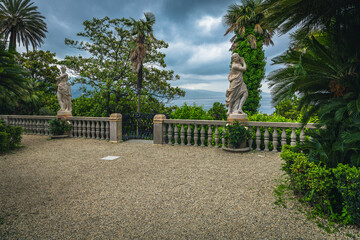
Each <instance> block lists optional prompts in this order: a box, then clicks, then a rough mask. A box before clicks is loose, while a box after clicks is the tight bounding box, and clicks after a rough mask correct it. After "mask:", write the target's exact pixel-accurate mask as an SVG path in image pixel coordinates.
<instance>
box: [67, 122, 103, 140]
mask: <svg viewBox="0 0 360 240" xmlns="http://www.w3.org/2000/svg"><path fill="white" fill-rule="evenodd" d="M67 121H69V122H70V124H71V125H72V126H73V127H72V129H71V133H70V137H82V138H93V139H98V140H109V139H110V122H109V118H108V117H70V118H68V119H67Z"/></svg>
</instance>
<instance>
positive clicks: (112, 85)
mask: <svg viewBox="0 0 360 240" xmlns="http://www.w3.org/2000/svg"><path fill="white" fill-rule="evenodd" d="M130 23H131V21H130V20H129V19H125V18H122V19H110V18H108V17H105V18H103V19H96V18H93V19H92V20H88V21H85V22H84V27H85V30H84V32H80V33H78V36H80V37H84V38H86V40H85V41H74V40H69V39H66V40H65V43H66V44H67V45H69V46H71V47H75V48H77V49H80V50H83V51H86V52H87V53H89V54H90V57H88V58H84V57H82V56H78V57H75V56H66V58H65V60H64V62H63V63H64V64H65V65H67V66H68V67H69V68H71V69H73V70H75V72H76V73H77V74H78V75H80V76H81V78H77V80H76V81H77V82H79V83H84V84H87V85H90V86H91V87H92V88H93V89H92V90H93V91H94V90H95V91H98V92H101V93H102V94H103V95H104V98H105V99H106V112H107V114H106V115H110V113H111V111H112V110H111V108H110V102H111V99H112V98H111V96H112V95H115V101H116V105H118V103H120V100H121V99H122V98H128V99H129V101H132V94H129V91H134V92H137V93H138V84H137V78H136V74H134V73H133V72H132V71H131V64H132V61H131V56H132V54H134V52H133V51H132V50H133V49H135V47H136V46H135V44H133V46H131V44H132V40H133V39H132V37H131V33H130V30H131V27H130V26H131V24H130ZM148 44H149V42H148V39H145V44H144V45H148ZM149 46H150V45H149ZM167 46H168V45H167V44H166V43H165V42H164V41H158V42H157V44H152V45H151V48H148V49H147V53H148V54H147V58H146V60H145V61H146V62H148V63H149V64H151V66H149V67H145V66H143V70H142V73H143V77H144V79H147V80H149V81H145V82H142V83H141V84H142V85H141V87H142V92H144V94H148V95H151V96H158V97H163V98H166V99H172V98H174V97H176V96H179V95H180V96H183V95H184V92H183V91H182V90H181V89H179V88H177V87H176V88H174V87H171V86H170V84H169V81H172V80H176V79H178V76H177V75H174V72H173V71H165V70H161V69H160V68H156V67H154V66H156V65H158V66H160V67H166V64H165V61H164V58H165V54H163V53H161V52H159V51H158V49H159V48H163V47H167ZM144 90H145V91H144ZM89 93H90V94H92V93H91V92H89Z"/></svg>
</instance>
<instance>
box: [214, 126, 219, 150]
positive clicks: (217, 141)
mask: <svg viewBox="0 0 360 240" xmlns="http://www.w3.org/2000/svg"><path fill="white" fill-rule="evenodd" d="M215 147H216V148H218V147H219V126H218V125H216V126H215Z"/></svg>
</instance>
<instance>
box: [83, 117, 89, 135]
mask: <svg viewBox="0 0 360 240" xmlns="http://www.w3.org/2000/svg"><path fill="white" fill-rule="evenodd" d="M87 122H88V121H87V120H84V121H83V124H82V134H83V135H82V137H83V138H86V134H87V131H86V124H87Z"/></svg>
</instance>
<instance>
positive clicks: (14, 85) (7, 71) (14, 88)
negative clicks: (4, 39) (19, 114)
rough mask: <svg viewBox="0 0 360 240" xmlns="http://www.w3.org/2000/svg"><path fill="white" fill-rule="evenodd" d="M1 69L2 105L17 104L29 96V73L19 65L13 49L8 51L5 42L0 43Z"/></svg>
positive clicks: (0, 101)
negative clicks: (27, 77)
mask: <svg viewBox="0 0 360 240" xmlns="http://www.w3.org/2000/svg"><path fill="white" fill-rule="evenodd" d="M0 69H1V70H2V71H0V79H1V81H0V106H2V108H3V107H6V106H8V105H14V104H15V105H16V104H17V102H18V101H19V100H22V99H23V98H24V97H25V96H27V90H28V89H29V87H28V81H27V79H26V76H27V74H28V73H27V72H26V71H25V70H24V69H23V68H22V67H21V66H20V65H18V63H17V62H16V60H15V56H14V53H13V52H12V50H10V51H7V50H6V49H5V45H4V44H3V43H0ZM2 108H1V109H2Z"/></svg>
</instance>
